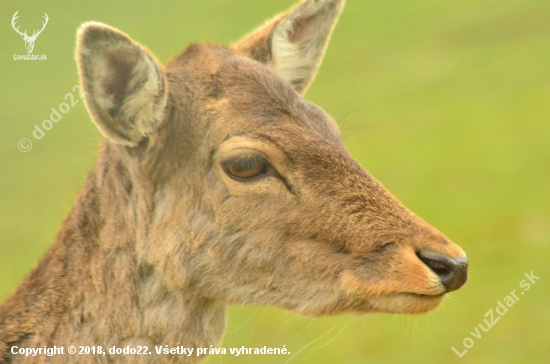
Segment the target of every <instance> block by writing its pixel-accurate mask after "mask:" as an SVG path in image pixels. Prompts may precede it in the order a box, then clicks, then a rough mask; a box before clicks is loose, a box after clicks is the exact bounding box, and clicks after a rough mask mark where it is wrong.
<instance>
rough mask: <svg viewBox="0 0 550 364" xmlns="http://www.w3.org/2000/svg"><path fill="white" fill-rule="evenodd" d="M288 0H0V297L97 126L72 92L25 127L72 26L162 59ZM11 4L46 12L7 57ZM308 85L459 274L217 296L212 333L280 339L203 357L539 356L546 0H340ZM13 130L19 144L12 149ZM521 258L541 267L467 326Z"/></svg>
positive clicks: (549, 351) (88, 161)
mask: <svg viewBox="0 0 550 364" xmlns="http://www.w3.org/2000/svg"><path fill="white" fill-rule="evenodd" d="M293 3H294V2H293V1H292V0H280V1H257V0H232V1H229V0H217V1H213V0H205V1H177V2H176V1H164V0H159V1H157V2H155V3H154V2H152V1H143V0H140V1H132V2H130V1H127V2H121V1H114V0H110V1H105V0H100V1H93V2H92V1H81V0H79V1H71V2H68V1H67V2H65V1H60V0H54V1H51V0H49V1H13V0H8V1H6V0H3V1H2V3H1V4H0V14H1V15H2V16H1V22H0V23H1V24H0V40H1V44H2V51H1V52H0V53H1V57H0V73H1V80H2V87H1V89H0V93H1V94H0V99H1V100H2V101H1V103H2V104H1V105H2V107H1V110H0V113H1V114H0V115H1V121H0V128H1V129H0V237H1V238H0V300H4V299H5V298H6V297H7V296H8V295H9V294H10V292H11V291H13V289H14V288H15V287H16V286H17V285H18V284H19V283H20V282H21V281H22V279H23V278H24V277H25V275H26V274H27V273H28V272H29V271H30V269H31V268H32V267H33V265H34V264H36V262H37V261H38V260H39V259H40V258H41V256H42V255H43V254H44V252H45V251H46V250H47V249H48V246H49V245H50V243H51V242H52V241H53V238H54V236H55V234H56V231H57V228H58V226H59V223H60V221H61V219H62V218H63V216H64V214H66V213H67V211H68V210H69V208H70V207H71V206H72V204H73V202H74V200H75V197H76V195H77V193H78V191H79V190H80V188H81V187H82V184H83V181H84V176H85V174H86V172H87V171H88V170H89V169H90V168H91V167H92V165H93V163H94V158H95V155H96V154H97V150H98V145H99V141H100V140H101V135H100V133H99V132H98V130H97V129H96V127H95V126H94V125H93V124H92V123H91V121H90V118H89V116H88V114H87V112H86V110H85V107H84V105H83V103H82V101H80V102H79V103H78V104H77V105H76V106H75V107H74V108H73V109H71V110H70V112H69V113H67V114H66V115H64V116H63V119H62V120H60V121H59V122H58V123H57V124H54V126H53V128H52V129H51V130H49V131H47V132H46V135H45V136H44V137H43V138H42V139H41V140H36V139H34V137H33V136H32V132H33V129H34V125H35V124H40V123H41V122H42V120H44V119H47V118H48V117H49V115H50V113H51V111H50V109H51V108H52V107H54V108H58V105H59V104H60V103H62V102H65V101H66V100H65V99H64V97H65V94H66V93H69V92H72V87H73V86H74V85H75V84H76V83H77V82H78V77H77V70H76V66H75V62H74V45H75V32H76V29H77V28H78V26H79V25H80V24H81V23H82V22H84V21H88V20H95V21H101V22H104V23H107V24H109V25H112V26H114V27H117V28H119V29H121V30H123V31H125V32H127V33H128V34H129V35H130V36H131V37H133V38H134V39H135V40H137V41H139V42H141V43H142V44H144V45H146V46H147V47H149V49H151V51H153V53H155V54H156V55H157V57H158V58H159V59H160V60H161V61H162V62H165V61H167V60H168V59H169V58H170V57H171V56H172V55H174V54H176V53H178V52H180V51H181V50H183V49H184V48H185V47H186V46H187V45H188V44H189V43H190V42H193V41H212V42H216V43H229V42H233V41H235V40H237V39H239V38H240V37H241V36H242V35H244V34H246V33H247V32H249V31H251V30H252V29H253V28H255V27H257V26H258V25H260V24H261V23H262V22H263V21H264V20H265V19H267V18H270V17H272V16H273V15H275V14H276V13H278V12H281V11H283V10H285V9H287V8H288V7H289V6H290V5H291V4H293ZM16 10H19V14H20V18H19V20H18V24H20V25H21V29H25V28H29V29H32V28H36V27H39V26H40V21H41V20H42V19H41V17H42V15H43V13H44V12H46V13H47V14H48V15H49V18H50V22H49V24H48V26H47V28H46V29H45V30H44V32H43V33H42V34H41V35H40V36H39V37H38V40H37V41H36V46H35V49H34V54H46V55H47V58H48V59H47V61H15V60H13V54H25V53H26V52H25V49H24V44H23V41H22V40H21V38H20V37H19V36H18V35H17V34H16V33H15V32H14V31H13V29H12V28H11V25H10V19H11V17H12V15H13V13H14V12H15V11H16ZM29 33H31V32H29ZM306 96H307V97H308V98H309V99H310V100H312V101H313V102H315V103H317V104H318V105H320V106H321V107H323V108H324V109H325V110H326V111H327V112H328V113H329V114H331V115H333V117H334V118H335V119H336V120H337V121H338V122H339V124H340V126H341V128H342V131H343V135H344V137H345V142H346V145H347V147H348V148H349V150H350V151H351V153H352V155H353V156H355V157H356V158H357V159H358V160H359V161H360V163H361V164H362V165H363V166H364V167H365V168H366V169H367V170H369V171H370V172H371V173H372V174H373V175H374V176H375V177H376V178H377V179H379V180H380V181H381V182H382V183H383V184H384V185H385V186H386V187H387V188H388V189H389V190H390V191H391V192H392V193H393V194H395V195H396V196H397V197H398V198H399V199H400V200H401V201H402V202H403V203H404V204H405V205H406V206H407V207H409V208H410V209H411V210H413V211H414V212H415V213H417V214H418V215H419V216H421V217H422V218H424V219H425V220H426V221H428V222H429V223H430V224H432V225H434V226H435V227H437V228H438V229H439V230H441V231H442V232H444V233H445V234H446V235H447V236H448V237H449V238H450V239H452V240H453V241H454V242H456V243H458V244H459V245H460V246H461V247H463V249H464V250H465V251H466V252H467V254H468V257H469V259H470V267H471V269H470V279H469V281H468V283H467V284H466V286H465V287H464V288H463V289H461V290H459V291H457V292H456V293H453V294H451V295H449V297H448V298H446V300H445V302H444V303H443V305H442V307H440V308H438V309H437V310H436V311H435V312H432V313H429V314H426V315H422V316H414V317H413V316H390V315H382V314H377V315H366V316H361V317H358V316H355V315H343V316H337V317H329V318H320V319H311V318H302V317H297V316H295V315H292V314H289V313H286V312H284V311H281V310H278V309H275V308H266V307H232V308H230V310H229V317H228V325H227V332H226V335H225V337H224V341H223V343H222V346H223V347H226V348H229V347H241V346H243V345H244V346H247V347H262V346H264V345H267V346H269V347H282V346H283V345H286V347H287V348H288V349H289V350H290V351H291V353H292V354H291V355H287V356H270V357H268V356H253V355H251V356H240V357H233V356H230V355H226V356H214V357H211V358H210V359H208V363H227V364H229V363H318V364H323V363H349V364H354V363H416V362H422V363H426V364H427V363H453V362H461V363H548V362H549V361H550V309H549V307H550V303H549V299H550V289H549V287H550V267H549V264H548V260H549V257H550V191H549V187H550V142H549V139H550V122H549V121H550V120H549V116H550V104H549V101H550V1H548V0H538V1H536V0H447V1H441V0H386V1H374V0H348V3H347V4H346V8H345V10H344V13H343V15H342V17H341V18H340V21H339V24H338V26H337V27H336V30H335V33H334V35H333V37H332V41H331V44H330V46H329V49H328V51H327V54H326V58H325V60H324V63H323V65H322V67H321V69H320V71H319V73H318V76H317V79H316V81H315V82H314V83H313V85H312V86H311V88H310V89H309V91H308V93H307V95H306ZM21 138H29V139H30V140H31V141H32V143H33V146H32V149H31V150H30V151H28V152H26V153H23V152H21V151H20V150H19V149H18V141H19V140H20V139H21ZM531 271H533V272H534V273H535V275H537V276H539V277H540V280H539V281H538V282H537V283H536V284H535V285H534V286H532V287H531V289H530V290H529V291H527V292H525V295H522V296H519V297H520V300H519V301H518V302H517V303H516V304H515V305H514V306H513V307H511V308H510V309H509V311H508V312H507V313H506V315H505V316H503V317H502V318H501V319H500V321H499V322H498V323H497V324H496V325H495V326H494V327H493V328H492V329H491V330H490V331H489V332H487V333H484V332H483V331H480V332H481V334H482V338H481V339H476V338H473V337H472V335H471V334H470V332H472V331H474V330H475V328H476V326H477V325H478V324H480V323H482V322H483V319H484V318H485V317H484V314H485V313H486V312H487V311H488V310H489V309H494V308H495V307H496V306H497V301H498V300H502V299H503V298H504V297H505V296H506V295H508V294H509V293H510V292H511V291H512V290H514V289H518V291H519V290H520V288H519V283H520V281H521V280H523V279H525V277H524V273H526V272H531ZM466 337H470V338H472V339H473V342H474V346H473V347H472V348H471V349H469V351H468V352H467V353H466V355H465V356H464V357H463V358H462V359H459V358H458V356H457V355H456V354H455V353H454V352H453V351H452V350H451V347H453V346H454V347H455V348H456V349H457V350H458V351H463V350H464V346H463V340H464V339H465V338H466ZM75 344H76V343H75ZM80 344H85V345H93V344H94V343H80Z"/></svg>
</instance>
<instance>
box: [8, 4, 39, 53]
mask: <svg viewBox="0 0 550 364" xmlns="http://www.w3.org/2000/svg"><path fill="white" fill-rule="evenodd" d="M18 12H19V10H17V11H16V12H15V14H13V17H12V18H11V26H12V27H13V29H14V30H15V31H16V32H17V33H18V34H19V35H21V38H23V40H24V41H25V48H26V49H27V53H29V54H30V53H32V50H33V49H34V42H35V41H36V38H38V36H39V35H40V33H42V31H43V30H44V28H46V25H47V24H48V14H46V13H44V22H43V23H42V29H40V30H34V31H33V33H32V35H31V36H30V37H29V36H28V35H27V29H25V31H24V32H21V31H20V30H19V27H16V26H15V21H16V20H17V18H19V16H18V15H17V13H18Z"/></svg>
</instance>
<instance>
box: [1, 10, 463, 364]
mask: <svg viewBox="0 0 550 364" xmlns="http://www.w3.org/2000/svg"><path fill="white" fill-rule="evenodd" d="M343 6H344V0H303V1H301V2H299V3H298V4H296V5H295V6H294V7H292V8H291V9H290V10H288V11H286V12H284V13H282V14H281V15H279V16H277V17H275V18H274V19H272V20H270V21H268V22H266V23H265V24H264V25H263V26H261V27H260V28H258V29H257V30H255V31H253V32H252V33H250V34H249V35H247V36H245V37H244V38H242V39H241V40H240V41H238V42H236V43H234V44H231V45H229V46H223V45H214V44H209V43H201V44H191V45H189V46H188V47H187V48H186V50H185V51H183V52H182V53H181V54H179V55H177V56H175V57H174V58H173V59H171V60H170V61H169V62H167V64H166V65H165V66H162V65H161V63H160V62H159V61H158V60H157V59H156V58H155V57H154V56H153V55H152V54H151V53H150V52H149V51H148V50H147V49H146V48H145V47H144V46H142V45H140V44H138V43H136V42H135V41H133V40H132V39H131V38H130V37H129V36H128V35H126V34H125V33H123V32H121V31H119V30H117V29H114V28H112V27H110V26H108V25H105V24H102V23H98V22H89V23H84V24H83V25H82V26H81V27H80V28H79V30H78V33H77V47H76V59H77V65H78V70H79V75H80V83H81V86H82V89H83V91H84V92H85V93H84V98H85V104H86V107H87V109H88V111H89V114H90V116H91V119H92V121H93V122H94V123H95V124H96V126H97V127H98V128H99V130H100V132H101V133H102V134H103V136H104V138H103V142H102V144H101V148H100V152H99V155H98V157H97V161H96V164H95V166H94V167H93V169H92V170H91V171H90V172H89V174H88V176H87V178H86V181H85V183H84V187H83V189H82V191H81V192H80V194H79V195H78V197H77V199H76V203H75V205H74V207H73V209H72V210H71V211H70V212H69V213H68V215H67V216H66V217H65V218H64V220H63V222H62V224H61V227H60V229H59V231H58V233H57V236H56V238H55V241H54V242H53V244H52V246H51V247H50V249H49V250H48V251H47V253H46V254H45V255H44V257H43V259H42V260H41V261H40V262H39V263H38V264H37V265H36V267H35V268H34V269H33V270H32V272H31V273H30V274H29V275H28V276H27V277H26V278H25V280H24V282H23V283H22V284H21V285H20V286H19V287H18V288H17V289H16V290H15V291H14V293H12V295H11V296H10V297H9V298H8V299H7V300H6V301H5V302H4V303H3V305H2V306H0V358H1V359H0V360H4V362H7V363H45V362H48V360H53V359H52V358H50V357H47V356H44V355H42V356H40V355H37V356H34V357H33V356H23V355H19V354H17V350H19V349H15V350H14V349H13V348H32V347H36V348H38V347H42V346H46V345H47V346H54V345H55V346H57V347H65V349H66V348H67V347H68V346H69V345H95V346H101V347H102V348H103V350H104V351H103V352H104V353H105V351H107V348H110V347H113V346H116V347H126V346H130V347H137V346H144V347H148V348H149V349H151V348H153V347H154V346H159V345H162V346H164V345H166V346H170V347H175V346H179V345H182V346H185V347H188V348H201V347H210V346H211V345H213V346H217V345H220V342H221V339H222V336H223V334H224V330H225V319H226V310H227V307H228V306H229V305H251V304H254V305H269V306H275V307H277V308H280V309H283V310H286V311H288V312H290V313H293V314H297V315H303V316H309V317H320V316H327V315H338V314H342V313H348V312H353V313H357V314H366V313H377V312H378V313H389V314H421V313H425V312H428V311H431V310H433V309H435V308H436V307H437V306H438V305H439V304H440V303H441V302H442V301H443V299H444V297H445V296H446V294H447V293H449V292H452V291H455V290H457V289H459V288H460V287H462V286H463V285H464V283H465V282H466V280H467V270H468V260H467V257H466V255H465V253H464V251H463V250H462V249H461V248H460V247H459V246H458V245H455V244H454V243H453V242H451V241H450V240H449V239H448V238H447V237H446V236H445V235H443V233H441V232H439V231H438V230H436V229H435V228H434V227H432V226H430V225H429V224H428V223H427V222H425V221H424V220H422V219H421V218H420V217H418V216H417V215H415V214H414V213H413V212H411V211H410V210H409V209H407V208H406V207H405V206H403V204H401V202H399V200H398V199H397V198H396V197H394V196H393V195H392V194H391V193H390V192H389V191H387V190H386V189H385V188H384V187H383V186H382V184H381V183H380V182H378V181H377V180H376V179H375V178H374V177H372V176H371V175H370V174H369V173H368V172H367V171H366V170H365V169H364V168H363V167H362V166H361V165H360V164H359V163H358V162H357V161H356V160H355V159H354V158H353V157H352V156H351V155H350V153H349V152H348V151H347V149H346V147H345V145H344V143H343V141H342V136H341V132H340V130H339V128H338V125H337V124H336V122H335V121H334V120H333V119H332V118H331V117H330V116H329V115H328V114H327V113H325V112H324V111H323V110H322V109H321V108H320V107H319V106H317V105H315V104H313V103H311V102H310V101H308V100H307V99H306V98H305V97H304V93H305V92H306V90H307V89H308V87H309V85H310V84H311V82H312V81H313V78H314V76H315V74H316V72H317V70H318V68H319V67H320V64H321V60H322V58H323V56H324V53H325V50H326V47H327V44H328V41H329V38H330V37H331V34H332V31H333V29H334V27H335V24H336V21H337V19H338V18H339V16H340V13H341V11H342V9H343ZM14 351H15V353H14ZM203 358H204V357H203V356H201V357H197V356H185V355H183V356H182V355H177V354H167V355H155V353H154V352H153V355H152V356H151V355H112V353H107V355H104V356H95V357H93V358H83V357H80V359H79V357H77V356H71V355H58V356H56V357H55V362H56V363H72V362H75V361H86V362H88V361H90V362H98V363H99V362H100V363H119V362H124V363H150V362H155V363H197V362H199V361H201V360H202V359H203Z"/></svg>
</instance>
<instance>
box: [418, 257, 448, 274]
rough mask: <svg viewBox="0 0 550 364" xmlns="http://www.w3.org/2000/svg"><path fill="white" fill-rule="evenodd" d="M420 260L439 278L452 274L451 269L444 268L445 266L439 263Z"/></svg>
mask: <svg viewBox="0 0 550 364" xmlns="http://www.w3.org/2000/svg"><path fill="white" fill-rule="evenodd" d="M420 260H421V261H422V262H423V263H424V264H426V265H427V266H428V268H430V269H431V270H433V271H434V273H435V274H437V275H438V276H447V275H449V274H451V273H452V271H451V269H449V268H448V267H446V266H444V265H443V264H441V263H438V262H434V261H431V260H429V259H422V258H420Z"/></svg>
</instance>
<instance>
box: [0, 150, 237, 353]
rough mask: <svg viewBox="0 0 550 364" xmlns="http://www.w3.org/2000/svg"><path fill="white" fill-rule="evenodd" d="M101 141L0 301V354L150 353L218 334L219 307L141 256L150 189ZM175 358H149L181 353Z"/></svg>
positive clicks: (221, 324) (209, 341)
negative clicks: (64, 210)
mask: <svg viewBox="0 0 550 364" xmlns="http://www.w3.org/2000/svg"><path fill="white" fill-rule="evenodd" d="M107 149H108V147H104V148H103V151H102V153H101V154H100V156H99V159H98V163H97V165H96V167H95V168H94V170H93V171H92V172H91V173H90V174H89V176H88V178H87V181H86V185H85V187H84V189H83V190H82V191H81V193H80V195H79V197H78V199H77V203H76V205H75V207H74V208H73V210H72V211H71V212H70V214H69V215H68V216H67V217H66V218H65V220H64V222H63V224H62V226H61V229H60V231H59V233H58V235H57V237H56V240H55V242H54V244H53V245H52V247H51V248H50V250H49V251H48V252H47V253H46V255H45V257H44V259H43V260H42V261H41V262H40V264H39V265H38V266H37V267H36V268H35V269H34V271H33V272H32V273H31V274H30V275H29V276H28V277H27V279H26V280H25V282H24V284H23V285H21V286H20V287H19V289H18V290H17V291H16V292H15V293H14V294H13V295H12V297H10V298H9V299H8V301H7V302H6V303H5V304H4V305H3V306H1V307H0V345H2V343H5V345H4V347H3V348H2V347H0V358H2V355H4V354H6V350H9V348H8V347H7V346H11V345H18V346H22V345H23V344H24V345H27V346H28V345H30V344H33V343H35V344H37V345H39V344H41V343H47V342H54V343H56V345H58V346H60V345H65V346H66V347H67V346H69V345H75V346H78V345H90V346H91V345H101V346H103V348H104V349H105V348H111V347H112V346H116V347H126V346H130V347H137V346H147V347H148V350H149V351H151V352H152V353H153V354H154V355H155V346H162V347H164V345H168V346H169V347H175V346H185V347H194V348H196V347H209V346H210V345H217V344H218V343H219V342H220V340H221V337H222V335H223V331H224V329H225V311H226V308H225V305H223V304H222V303H219V302H217V301H215V300H211V299H207V298H202V297H200V296H199V295H197V294H196V293H195V292H190V291H178V290H171V289H170V288H169V287H168V285H167V284H166V282H165V281H164V279H163V277H162V275H161V274H160V273H159V272H158V270H157V269H156V268H155V267H154V266H152V265H150V264H147V263H145V262H141V261H140V260H139V258H138V256H139V254H137V252H136V244H137V241H138V240H139V239H141V238H143V237H144V236H145V234H146V229H144V228H143V225H140V224H144V223H146V222H147V220H148V217H147V216H148V214H149V213H150V212H151V211H150V209H151V203H150V201H147V200H144V199H147V197H146V196H145V195H146V194H147V193H149V192H151V191H147V190H148V188H147V187H144V186H138V185H137V184H136V183H135V181H133V180H132V178H131V177H130V171H128V170H127V169H126V168H125V165H124V164H123V163H122V161H121V160H120V159H119V158H116V157H115V158H113V157H112V155H113V153H107ZM145 215H147V216H145ZM158 243H161V242H158ZM155 356H156V355H155ZM177 357H179V358H176V357H172V356H171V355H161V356H156V359H158V362H163V360H165V361H166V362H171V360H176V359H177V360H178V361H177V362H181V360H182V359H184V358H182V357H180V356H177ZM171 358H172V359H171ZM199 359H201V358H197V357H196V356H194V357H189V358H185V360H184V362H186V363H187V362H189V363H192V362H196V361H198V360H199Z"/></svg>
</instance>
